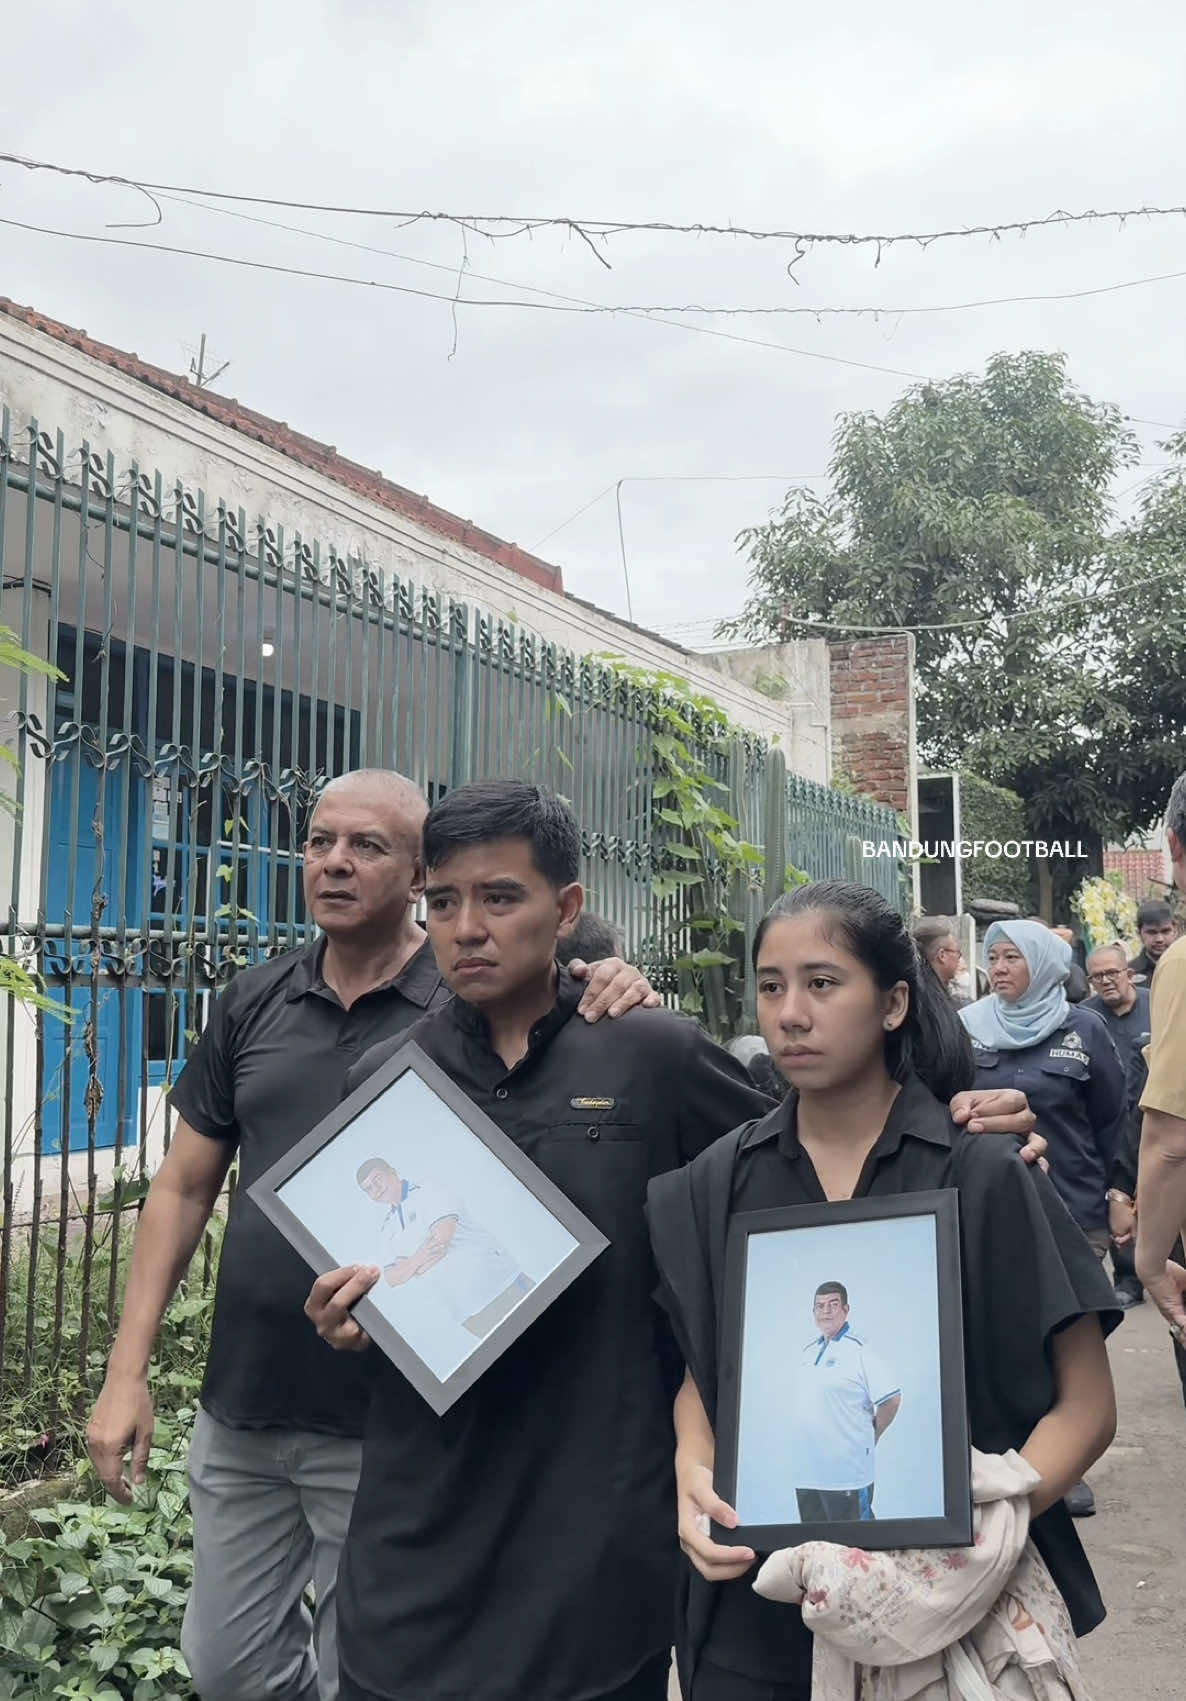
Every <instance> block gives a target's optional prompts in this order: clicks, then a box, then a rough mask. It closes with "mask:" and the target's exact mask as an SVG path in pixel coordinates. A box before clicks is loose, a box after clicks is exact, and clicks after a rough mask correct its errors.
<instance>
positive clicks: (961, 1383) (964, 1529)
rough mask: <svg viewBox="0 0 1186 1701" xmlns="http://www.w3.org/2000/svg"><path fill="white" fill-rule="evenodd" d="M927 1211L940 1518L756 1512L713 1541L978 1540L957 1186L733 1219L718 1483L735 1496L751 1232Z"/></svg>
mask: <svg viewBox="0 0 1186 1701" xmlns="http://www.w3.org/2000/svg"><path fill="white" fill-rule="evenodd" d="M921 1216H929V1217H931V1218H933V1220H934V1226H935V1283H936V1295H937V1302H938V1351H939V1365H938V1372H939V1375H938V1382H939V1413H940V1424H941V1434H942V1470H941V1478H942V1492H943V1511H942V1514H941V1515H940V1516H937V1517H919V1518H884V1519H878V1518H876V1517H875V1518H874V1519H872V1520H865V1521H858V1520H856V1519H854V1520H852V1521H851V1522H848V1521H845V1522H840V1521H833V1522H829V1523H788V1522H786V1521H785V1520H780V1521H771V1522H764V1521H762V1520H760V1519H749V1520H747V1521H746V1522H745V1523H744V1524H742V1525H739V1526H738V1527H737V1528H735V1529H726V1528H725V1527H724V1526H722V1525H717V1524H714V1525H713V1540H714V1541H717V1542H721V1543H723V1544H726V1545H735V1546H744V1547H751V1548H753V1550H754V1551H755V1552H756V1553H759V1554H767V1553H773V1552H775V1551H777V1550H778V1549H779V1548H784V1547H796V1546H798V1545H799V1544H800V1543H802V1542H808V1541H826V1542H837V1543H840V1544H841V1545H842V1546H845V1547H854V1548H864V1549H866V1550H869V1551H874V1550H879V1549H892V1548H907V1547H968V1546H970V1545H971V1543H972V1540H973V1526H972V1471H971V1443H970V1434H969V1427H968V1406H967V1392H966V1387H965V1374H964V1372H965V1366H964V1317H963V1288H962V1283H961V1262H960V1229H959V1194H958V1192H957V1191H956V1190H955V1189H954V1188H943V1189H936V1190H933V1191H928V1192H922V1193H897V1194H892V1195H887V1196H885V1197H881V1198H877V1197H872V1196H868V1195H867V1196H865V1197H863V1198H860V1199H845V1200H836V1201H833V1202H831V1203H827V1204H813V1205H789V1206H782V1207H779V1208H777V1209H774V1210H766V1211H748V1212H739V1213H738V1214H737V1215H736V1216H734V1217H733V1218H732V1220H731V1222H730V1224H729V1238H728V1242H727V1245H726V1254H725V1290H724V1326H723V1330H722V1341H721V1359H720V1366H721V1369H720V1386H719V1395H718V1400H717V1428H716V1459H715V1465H714V1473H713V1477H714V1486H715V1488H716V1491H717V1493H718V1494H719V1495H720V1497H721V1498H722V1500H724V1501H725V1502H726V1503H727V1504H728V1505H730V1506H732V1505H734V1504H735V1497H736V1493H737V1478H738V1446H739V1439H740V1435H741V1427H742V1410H741V1402H742V1359H743V1353H744V1351H745V1341H744V1320H745V1315H746V1290H747V1282H748V1252H749V1246H750V1241H751V1238H752V1237H753V1236H755V1235H764V1234H772V1233H773V1234H787V1233H790V1234H794V1233H796V1232H798V1231H800V1230H803V1229H812V1228H819V1227H828V1226H835V1225H837V1224H841V1223H846V1224H851V1225H853V1226H854V1228H857V1229H859V1227H860V1225H862V1224H868V1223H884V1222H886V1221H887V1220H893V1219H899V1218H910V1217H921Z"/></svg>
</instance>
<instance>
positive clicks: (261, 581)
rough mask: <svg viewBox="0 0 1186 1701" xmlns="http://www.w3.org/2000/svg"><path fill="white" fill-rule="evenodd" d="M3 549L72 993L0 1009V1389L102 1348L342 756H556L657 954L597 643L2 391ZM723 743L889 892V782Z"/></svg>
mask: <svg viewBox="0 0 1186 1701" xmlns="http://www.w3.org/2000/svg"><path fill="white" fill-rule="evenodd" d="M0 569H2V573H3V600H2V601H0V621H3V623H4V624H6V625H8V626H10V627H12V628H13V629H14V630H15V631H16V632H17V633H18V635H19V638H20V640H21V643H22V645H23V647H24V648H26V649H27V650H30V651H32V652H34V653H35V654H37V655H39V656H42V657H45V658H47V659H48V660H49V661H51V662H52V663H54V664H55V666H56V667H57V668H58V669H59V670H60V672H61V676H62V677H61V678H60V679H59V680H58V681H56V682H54V683H46V682H41V681H37V680H32V679H24V678H22V679H18V678H16V677H15V676H13V677H11V678H8V679H5V680H2V681H0V694H2V696H0V708H3V709H4V710H6V711H7V726H8V729H9V730H8V739H7V741H8V743H9V744H10V745H11V746H12V747H13V749H14V753H15V754H16V756H17V757H18V758H19V761H20V763H21V774H20V778H19V780H17V781H16V784H15V802H16V805H17V809H18V813H17V815H16V817H15V819H11V820H10V819H8V817H0V821H2V822H5V823H6V826H4V827H3V828H2V829H0V830H2V831H7V833H8V842H7V844H0V850H3V851H4V852H5V853H6V854H5V857H4V863H3V864H0V866H3V865H9V866H10V867H11V871H12V872H11V885H10V895H9V904H8V915H7V922H6V940H5V944H6V949H7V950H8V952H9V953H10V954H11V955H14V956H17V957H19V958H20V959H21V960H22V961H24V962H25V963H26V964H27V965H28V966H29V967H30V968H31V969H33V970H34V971H35V972H36V973H37V974H39V975H40V976H41V977H43V979H44V982H45V985H46V988H47V991H48V992H49V993H50V994H51V996H53V997H55V998H57V999H58V1000H60V1001H61V1002H62V1003H63V1004H64V1005H66V1006H68V1007H69V1009H70V1011H71V1012H72V1014H73V1017H74V1020H73V1021H72V1022H71V1023H70V1024H69V1025H66V1024H65V1023H63V1022H61V1021H59V1020H58V1019H57V1018H55V1017H53V1016H37V1017H34V1016H32V1015H30V1014H29V1013H28V1012H27V1011H25V1010H23V1009H18V1008H17V1007H16V1006H15V1005H14V1004H13V1003H12V1001H11V1000H9V1001H7V1003H6V1007H3V1008H0V1047H2V1055H3V1110H4V1134H3V1154H2V1162H3V1202H2V1207H0V1208H2V1212H3V1216H2V1222H0V1396H2V1395H3V1393H4V1391H5V1389H6V1388H8V1389H11V1388H14V1387H18V1386H19V1387H21V1388H26V1389H27V1388H28V1387H29V1386H30V1382H31V1379H32V1378H33V1377H34V1374H35V1372H37V1371H38V1367H39V1366H41V1367H42V1368H44V1366H46V1365H48V1366H49V1367H50V1368H51V1371H52V1379H53V1380H54V1385H55V1386H56V1387H58V1388H68V1387H74V1386H77V1385H78V1384H79V1383H83V1384H85V1382H86V1381H87V1379H88V1376H90V1377H93V1374H94V1371H95V1365H96V1355H99V1356H101V1352H102V1348H103V1346H104V1344H105V1341H106V1338H107V1333H108V1331H109V1328H110V1325H111V1320H112V1317H113V1315H114V1311H115V1307H116V1298H117V1284H118V1279H119V1271H120V1267H121V1260H122V1258H123V1254H124V1252H125V1251H126V1243H127V1240H128V1238H129V1236H130V1230H131V1226H132V1224H131V1221H130V1220H127V1221H125V1218H126V1217H127V1216H128V1213H129V1212H132V1211H134V1209H135V1205H136V1203H137V1201H138V1199H139V1197H141V1196H142V1193H143V1189H144V1186H145V1185H146V1182H147V1178H148V1175H149V1174H150V1173H151V1170H152V1168H153V1166H154V1164H155V1162H156V1161H157V1158H158V1157H159V1154H160V1153H161V1151H163V1149H164V1148H165V1147H166V1145H167V1142H168V1135H169V1115H170V1113H169V1102H168V1092H167V1089H168V1085H169V1083H170V1081H171V1080H172V1079H174V1078H175V1076H176V1073H177V1072H178V1070H179V1068H180V1067H181V1065H182V1064H183V1063H184V1060H185V1056H186V1054H187V1052H188V1050H189V1049H190V1047H191V1046H192V1044H193V1043H194V1040H195V1038H196V1036H197V1034H198V1032H199V1031H200V1029H201V1026H202V1023H203V1019H204V1014H205V1010H206V1008H207V1006H208V1002H209V999H210V997H211V996H212V995H213V993H214V992H215V991H216V989H217V987H218V985H219V984H220V983H221V982H222V981H223V980H224V979H225V978H226V977H227V976H228V975H230V974H232V973H233V972H234V970H235V968H236V967H237V966H238V965H240V964H242V963H246V962H251V961H253V960H257V959H258V958H259V957H260V956H262V955H265V954H267V953H271V952H275V951H279V950H283V949H286V948H289V947H291V946H293V945H297V944H299V943H300V942H301V941H302V940H303V939H304V938H305V937H306V918H305V911H304V905H303V901H302V894H301V881H300V857H299V847H300V845H301V843H302V839H303V828H304V823H305V818H306V815H307V812H308V808H309V805H310V802H311V800H312V799H313V798H314V796H315V795H316V792H317V789H318V787H319V785H320V784H322V783H323V782H324V780H325V779H326V778H328V777H331V776H332V775H334V774H336V773H340V772H342V771H344V770H346V769H349V768H355V767H362V766H376V767H395V768H399V769H400V770H402V771H403V772H404V773H406V774H408V775H409V776H410V777H412V778H413V779H414V780H416V782H417V783H418V784H420V785H421V786H423V787H424V789H425V791H426V792H427V793H428V795H429V797H430V798H432V797H435V796H438V795H440V793H441V792H443V791H444V790H446V789H448V788H450V787H453V786H456V785H459V784H461V783H463V782H464V781H466V780H468V779H472V778H478V777H482V776H490V775H495V774H501V775H507V774H515V775H521V776H527V777H531V778H535V779H537V780H539V781H540V782H541V783H547V784H550V785H552V786H554V787H555V788H556V789H557V790H559V791H561V792H562V793H564V794H565V795H566V796H568V797H570V798H571V799H572V801H573V804H574V807H575V809H576V811H577V814H578V816H579V818H580V820H581V823H582V826H583V829H584V852H585V880H586V884H587V887H588V892H589V903H590V907H591V908H593V909H595V910H596V911H598V912H599V913H601V914H603V915H605V916H607V917H609V918H611V919H612V920H614V921H615V922H616V923H617V924H618V925H619V926H620V927H622V929H623V930H624V933H625V936H626V940H627V946H628V949H629V950H630V951H631V952H632V953H635V954H637V955H641V956H643V957H645V955H646V950H647V942H648V940H651V939H653V937H654V936H655V932H656V918H655V910H654V904H653V900H652V897H651V889H650V885H651V877H652V872H653V868H654V864H655V846H654V842H653V834H652V824H651V823H652V797H651V775H650V769H649V763H648V760H647V755H646V753H647V750H648V748H649V733H650V730H651V710H650V708H649V699H648V696H647V693H646V692H645V690H643V689H641V688H640V687H639V686H637V685H635V684H627V683H623V682H622V681H621V680H620V679H617V678H615V677H614V676H613V675H612V674H611V673H610V672H608V671H607V670H606V669H605V668H604V667H602V666H599V665H597V664H596V663H594V662H591V661H587V660H582V659H579V658H577V657H575V656H573V655H570V654H567V653H565V652H563V651H561V650H558V649H557V648H556V647H555V646H554V645H550V644H545V643H542V642H541V641H540V640H539V639H538V638H536V637H535V636H534V635H533V634H531V633H529V632H526V631H524V630H523V629H522V628H521V627H520V626H518V625H517V624H516V623H515V622H513V621H511V620H506V619H496V618H492V617H490V616H489V615H487V614H484V613H482V612H479V611H475V610H473V609H471V608H468V607H466V606H464V605H463V604H460V603H457V602H451V601H450V600H448V599H447V598H444V597H441V596H437V595H435V594H432V593H429V592H426V591H422V590H419V589H417V588H416V587H415V586H413V585H411V584H409V583H407V582H404V581H402V580H391V579H384V578H383V577H382V576H381V575H380V574H379V573H378V572H376V571H375V569H374V568H372V567H371V566H370V565H368V564H367V563H366V562H365V561H362V560H357V559H352V558H347V557H345V556H343V555H342V554H340V553H339V552H338V551H337V550H336V549H335V548H334V547H333V545H332V544H331V545H328V546H327V545H324V544H322V543H321V542H319V541H317V540H314V539H308V538H305V537H302V536H299V535H296V536H292V537H288V536H286V535H285V534H284V532H283V531H282V530H281V529H280V528H279V527H276V528H273V527H271V526H269V525H267V524H266V523H265V522H262V521H260V522H251V521H249V519H248V516H247V515H246V514H245V513H244V511H243V510H242V509H234V508H231V507H229V506H228V505H227V504H226V503H224V502H221V501H219V502H214V501H210V500H209V499H208V498H207V497H206V495H205V494H204V493H203V492H201V491H197V490H192V489H189V488H187V487H185V486H183V485H180V484H172V485H167V484H166V482H165V481H164V479H163V478H162V477H161V475H160V474H159V473H155V472H146V471H144V470H142V469H141V468H140V467H138V466H136V465H132V466H130V467H117V466H116V464H115V462H114V459H113V457H112V456H111V455H110V454H107V455H102V454H100V453H98V452H97V451H95V450H93V449H92V448H91V446H90V445H89V444H86V443H84V444H83V445H82V446H81V448H80V449H77V450H73V451H70V450H68V447H67V445H66V444H65V442H64V441H63V439H62V437H61V435H60V434H59V435H58V436H57V437H55V438H51V437H50V436H49V435H48V434H47V433H45V432H43V431H41V430H40V429H39V428H38V426H37V425H36V424H33V425H31V426H29V427H22V428H20V429H16V428H15V427H14V426H13V423H12V422H11V421H10V419H9V417H8V414H7V411H5V412H4V414H3V416H2V418H0ZM734 748H735V750H736V751H737V752H738V754H737V755H736V757H735V759H734V760H733V761H732V762H730V761H728V760H726V759H724V758H721V757H720V756H719V755H714V757H713V758H712V760H711V762H710V766H712V767H713V771H714V772H720V773H721V775H722V778H724V779H726V780H728V781H729V783H730V785H731V788H732V791H733V795H734V798H735V802H736V807H737V812H738V814H739V816H740V817H741V821H742V826H743V830H744V833H745V836H746V837H747V838H748V839H750V840H753V841H754V842H757V843H759V844H762V845H765V846H767V847H768V848H769V852H770V863H771V866H772V867H776V868H777V867H781V866H782V865H783V863H784V862H785V861H786V860H788V859H789V860H790V861H791V862H793V863H795V864H796V865H798V866H799V867H801V868H803V869H805V870H806V871H808V872H809V873H811V874H812V875H833V874H839V875H846V876H848V877H851V878H856V879H864V880H867V881H868V882H869V883H871V884H878V885H879V886H880V887H881V888H882V889H883V890H884V891H885V892H886V893H887V895H888V896H890V897H891V898H893V899H895V901H896V900H897V898H898V896H899V892H898V870H897V867H896V865H892V864H886V863H863V862H862V861H861V859H860V852H859V844H860V840H861V839H863V838H874V839H887V838H892V837H893V836H894V833H893V815H892V812H891V811H889V810H887V809H882V808H880V807H878V806H874V805H870V804H868V803H865V802H862V801H859V800H855V799H852V798H848V797H842V796H839V795H837V794H833V793H830V792H828V791H826V790H825V789H824V788H822V787H819V786H816V785H812V784H811V783H810V782H808V781H805V780H803V779H800V778H798V777H797V776H793V775H792V776H789V777H788V775H787V774H786V771H785V765H784V763H783V759H782V756H781V755H780V754H779V752H778V751H777V750H773V749H771V748H770V747H768V746H766V745H765V744H763V743H762V742H761V741H760V740H758V739H756V738H749V737H742V738H741V739H740V740H738V741H736V742H735V746H734ZM749 919H751V920H752V919H755V917H750V918H749ZM0 1427H2V1426H0ZM0 1468H2V1466H0Z"/></svg>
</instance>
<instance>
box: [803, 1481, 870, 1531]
mask: <svg viewBox="0 0 1186 1701" xmlns="http://www.w3.org/2000/svg"><path fill="white" fill-rule="evenodd" d="M795 1494H796V1495H797V1497H798V1500H799V1517H800V1519H801V1520H802V1522H803V1523H805V1524H869V1523H872V1521H873V1484H872V1483H870V1484H869V1486H868V1488H797V1489H796V1490H795Z"/></svg>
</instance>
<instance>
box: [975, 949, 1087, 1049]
mask: <svg viewBox="0 0 1186 1701" xmlns="http://www.w3.org/2000/svg"><path fill="white" fill-rule="evenodd" d="M984 950H985V956H986V959H987V962H988V968H989V979H990V981H993V982H994V990H993V992H992V994H991V996H990V997H988V998H981V999H979V1000H978V1001H977V1002H976V1003H975V1004H968V1005H965V1007H964V1008H963V1009H962V1010H961V1011H960V1017H961V1019H962V1021H963V1024H964V1026H965V1027H966V1028H967V1030H968V1032H969V1033H970V1034H971V1036H972V1039H973V1041H974V1042H977V1041H978V1042H979V1043H980V1044H981V1045H986V1046H988V1047H990V1048H991V1049H994V1050H1003V1051H1017V1050H1018V1049H1019V1048H1020V1047H1022V1046H1028V1045H1037V1044H1038V1043H1039V1041H1041V1040H1044V1039H1047V1038H1048V1037H1049V1036H1050V1035H1051V1034H1052V1033H1054V1032H1055V1030H1056V1029H1058V1028H1062V1027H1064V1026H1065V1025H1066V1022H1067V1019H1068V1017H1069V1015H1070V1010H1071V1006H1070V1003H1069V1001H1068V999H1067V993H1066V986H1067V979H1068V977H1069V975H1070V972H1071V964H1072V962H1073V961H1074V958H1073V957H1072V955H1071V948H1070V946H1069V945H1068V944H1067V942H1066V940H1065V939H1060V938H1059V936H1058V934H1057V933H1054V932H1053V931H1052V930H1051V929H1050V928H1049V927H1046V926H1045V925H1044V924H1043V923H1042V922H1040V921H1007V922H1006V921H994V922H993V924H992V926H991V927H990V928H989V930H988V932H987V933H986V934H985V936H984ZM994 960H995V963H996V964H997V965H998V967H1000V968H1004V967H1005V966H1006V965H1008V966H1009V967H1010V968H1011V970H1012V972H1011V973H1005V974H1001V975H999V976H998V977H995V979H994V976H993V966H994ZM1022 965H1024V975H1023V974H1022V972H1021V971H1022ZM996 980H999V982H1000V984H1001V987H1002V991H1001V992H998V991H997V990H996Z"/></svg>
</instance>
